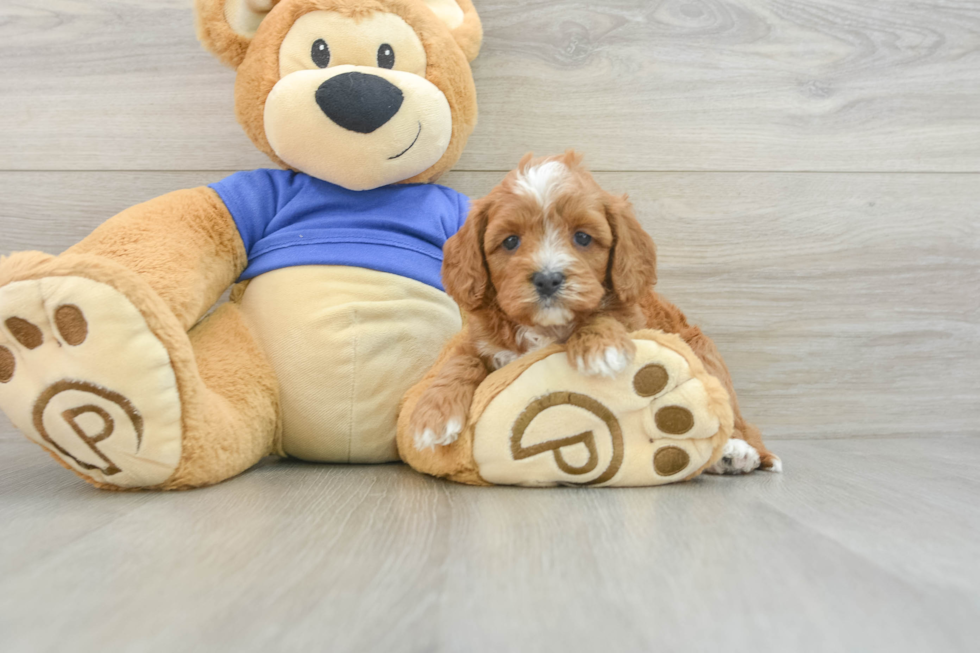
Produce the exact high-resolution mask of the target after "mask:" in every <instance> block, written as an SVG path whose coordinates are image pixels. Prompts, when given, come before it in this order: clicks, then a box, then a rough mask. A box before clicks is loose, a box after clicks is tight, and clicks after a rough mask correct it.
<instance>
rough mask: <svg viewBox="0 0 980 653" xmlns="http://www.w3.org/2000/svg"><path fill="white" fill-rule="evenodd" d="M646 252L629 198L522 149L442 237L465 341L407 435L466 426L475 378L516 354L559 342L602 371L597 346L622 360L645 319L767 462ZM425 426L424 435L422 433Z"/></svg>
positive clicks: (713, 352) (710, 350) (727, 378)
mask: <svg viewBox="0 0 980 653" xmlns="http://www.w3.org/2000/svg"><path fill="white" fill-rule="evenodd" d="M583 233H584V234H587V235H588V236H589V239H590V242H589V244H588V245H586V246H582V245H580V244H579V242H578V241H577V240H574V239H576V238H578V235H579V234H583ZM511 237H517V238H519V245H518V246H517V247H516V248H515V249H513V250H510V249H508V248H507V247H506V246H505V241H507V239H508V238H511ZM583 242H584V241H583ZM573 243H574V244H573ZM511 244H513V243H511ZM549 256H550V257H551V260H552V261H559V262H560V263H561V270H562V272H563V273H564V276H565V281H564V283H563V285H562V287H561V290H560V291H559V293H557V294H556V295H555V296H554V297H555V299H545V298H543V297H542V296H540V295H539V294H536V292H535V287H534V284H533V282H532V276H533V275H534V273H535V272H538V271H540V269H541V267H542V265H543V264H545V265H547V264H548V260H549ZM656 261H657V257H656V247H655V245H654V242H653V239H652V238H650V235H649V234H647V233H646V232H645V231H644V230H643V228H642V226H641V225H640V223H639V221H638V220H637V219H636V216H635V215H634V212H633V207H632V205H631V203H630V202H629V200H628V198H627V197H617V196H614V195H611V194H610V193H607V192H606V191H604V190H603V189H602V188H601V187H600V186H599V185H598V183H597V182H596V181H595V179H594V178H593V177H592V175H591V174H590V173H589V172H588V170H586V169H585V168H584V167H583V166H582V160H581V156H580V155H578V154H577V153H575V152H573V151H569V152H567V153H566V154H564V155H563V156H559V157H550V158H545V159H536V160H535V159H533V158H532V157H531V155H528V156H526V157H525V158H524V159H523V160H522V161H521V163H520V165H519V166H518V168H517V169H516V170H514V171H512V172H510V173H509V174H508V175H507V177H506V178H505V179H504V180H503V182H501V184H500V185H498V186H497V187H496V188H494V189H493V190H492V191H490V193H489V194H488V195H487V196H486V197H484V198H482V199H480V200H477V201H476V202H475V203H474V205H473V208H472V211H471V213H470V217H469V219H468V220H467V222H466V224H465V225H464V226H463V228H462V229H461V230H460V231H459V233H458V234H456V235H455V236H454V237H453V238H451V239H450V240H449V242H447V243H446V247H445V257H444V263H443V281H444V284H445V286H446V291H447V292H448V293H449V294H450V295H451V296H452V297H453V299H455V300H456V302H457V303H458V304H459V305H460V306H461V307H462V308H463V309H464V310H465V311H466V312H467V314H468V320H467V327H468V331H469V338H468V339H467V340H466V341H464V342H463V343H462V344H460V345H459V346H458V347H457V350H456V351H455V352H453V355H452V357H451V358H450V359H449V362H448V364H447V365H446V366H445V367H444V368H443V370H442V371H441V372H440V374H439V376H438V378H437V379H436V381H435V382H434V383H433V385H432V386H431V387H429V388H428V390H427V391H426V392H425V394H423V396H422V397H421V398H420V400H419V403H418V405H417V407H416V410H415V413H414V415H413V427H414V428H413V430H414V432H415V433H416V437H417V440H416V443H417V444H418V445H419V446H434V445H436V444H449V443H450V442H451V441H452V439H454V437H455V436H454V435H453V434H452V433H449V432H447V431H446V425H447V424H449V423H451V422H455V425H459V426H461V425H462V424H464V423H465V418H466V414H467V411H468V409H469V405H470V403H471V401H472V399H473V394H474V392H475V390H476V388H477V386H478V385H479V384H480V383H481V382H482V381H483V380H484V379H485V378H486V376H487V375H488V374H489V373H490V372H491V371H492V370H493V369H496V368H497V367H499V366H501V365H502V364H505V363H507V362H509V360H510V359H512V358H514V357H517V356H519V355H522V354H525V353H527V352H528V351H530V350H532V349H535V348H537V347H540V346H542V345H543V344H548V343H550V342H563V343H565V345H566V349H567V355H568V358H569V363H570V364H571V365H572V366H573V367H575V368H577V369H580V370H582V371H585V372H590V371H591V372H592V373H596V372H597V371H598V372H600V373H602V372H609V371H610V370H609V369H608V368H609V367H610V364H609V359H608V358H606V354H607V352H608V351H609V350H610V349H612V350H614V351H616V352H619V353H621V354H623V355H624V356H625V357H626V358H627V359H631V358H632V356H633V355H634V354H635V345H634V344H633V341H632V340H631V339H630V338H629V333H630V332H632V331H636V330H639V329H644V328H651V329H660V330H662V331H665V332H668V333H676V334H678V335H680V336H681V337H682V338H683V339H684V340H685V342H687V344H688V345H689V346H690V347H691V349H692V350H693V351H694V352H695V353H696V354H697V355H698V357H699V358H700V359H701V360H702V361H703V362H704V364H705V367H706V368H707V370H708V371H709V372H710V373H711V374H713V375H715V376H716V377H717V378H718V379H719V380H720V381H721V382H722V383H723V384H724V386H725V388H726V389H727V390H728V392H729V395H730V396H731V401H732V407H733V409H734V413H735V431H734V434H733V435H734V437H736V438H741V439H743V440H745V441H746V442H748V443H749V444H750V445H752V446H753V447H754V448H755V449H756V450H757V451H758V452H759V454H760V457H761V460H762V467H763V468H769V467H772V465H773V463H774V461H775V460H777V459H776V458H775V456H774V455H773V454H772V453H770V452H769V451H768V450H767V449H766V447H765V445H764V444H763V442H762V436H761V434H760V433H759V430H758V429H757V428H755V427H754V426H752V425H751V424H749V423H747V422H746V421H745V419H744V418H743V417H742V414H741V411H740V410H739V406H738V400H737V398H736V395H735V389H734V387H733V386H732V381H731V375H730V374H729V372H728V368H727V367H726V365H725V362H724V360H723V359H722V357H721V355H720V354H719V353H718V350H717V348H716V347H715V344H714V342H712V340H711V339H710V338H708V336H706V335H704V333H702V332H701V330H700V329H699V328H698V327H696V326H692V325H690V324H688V322H687V318H686V317H685V316H684V314H683V313H682V312H681V311H680V309H678V308H677V307H676V306H674V305H673V304H671V303H670V302H668V301H667V300H666V299H664V298H663V297H661V296H660V295H659V294H657V292H656V291H654V285H655V284H656V281H657V275H656ZM542 305H548V306H549V310H550V311H551V312H548V311H546V310H544V309H542ZM597 361H598V362H597ZM614 362H616V361H614ZM604 363H605V364H606V365H605V367H604V366H603V364H604ZM612 371H615V370H612ZM455 425H454V426H455ZM451 430H452V429H450V431H451ZM426 432H428V433H429V434H430V436H433V437H421V436H422V434H424V433H426Z"/></svg>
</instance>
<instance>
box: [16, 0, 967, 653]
mask: <svg viewBox="0 0 980 653" xmlns="http://www.w3.org/2000/svg"><path fill="white" fill-rule="evenodd" d="M475 2H476V5H477V7H478V9H479V10H480V12H481V15H482V17H483V19H484V24H485V28H486V41H485V47H484V50H483V53H482V55H481V57H480V58H479V59H478V60H477V61H476V62H475V63H474V75H475V78H476V84H477V88H478V91H479V95H480V111H481V117H480V125H479V126H478V128H477V131H476V132H475V133H474V135H473V138H472V139H471V141H470V143H469V145H468V147H467V150H466V152H465V153H464V156H463V158H462V160H461V161H460V163H459V165H458V166H457V170H456V171H455V172H453V173H451V174H450V175H448V176H447V177H446V179H445V180H444V181H445V183H446V184H448V185H450V186H453V187H455V188H457V189H459V190H461V191H463V192H466V193H469V194H471V195H479V194H482V193H484V192H486V191H487V190H488V189H489V188H490V187H491V186H493V184H494V183H496V181H497V180H499V178H500V177H501V176H502V174H503V172H504V171H506V170H507V169H509V168H511V167H513V165H515V164H516V162H517V161H518V160H519V159H520V157H521V156H522V155H523V154H524V153H525V152H526V151H528V150H534V151H536V152H538V153H539V154H544V153H553V152H558V151H562V150H564V149H566V148H568V147H576V148H578V149H580V150H581V151H583V152H584V153H585V155H586V160H587V162H589V163H590V165H591V166H592V167H593V168H594V169H595V170H597V171H598V177H599V179H600V181H601V182H602V183H603V184H604V185H605V186H607V187H608V188H609V189H610V190H614V191H617V192H629V193H630V195H631V196H632V198H633V200H634V201H635V203H636V206H637V211H638V214H639V216H640V219H641V220H642V222H643V224H644V226H645V227H646V228H647V229H648V230H649V231H650V233H651V234H652V235H653V236H654V239H655V240H656V241H657V243H658V245H659V255H660V288H661V290H662V291H663V292H665V293H666V294H667V295H668V296H669V297H670V298H672V299H674V300H675V301H676V302H677V303H678V304H679V305H680V306H681V307H682V308H684V309H685V310H686V311H687V312H688V314H689V315H690V317H691V318H692V319H694V320H695V321H697V322H698V323H700V324H702V325H703V326H704V327H705V330H706V331H707V332H708V333H709V334H711V335H712V336H714V337H715V338H716V340H717V341H718V343H719V345H720V347H721V350H722V352H723V354H724V355H725V357H726V360H727V361H728V363H729V366H730V367H731V369H732V373H733V377H734V379H735V382H736V386H737V388H738V389H739V392H740V396H741V399H742V405H743V408H744V411H745V413H746V414H747V415H748V416H749V418H750V419H752V420H753V421H755V422H756V423H758V424H759V425H760V426H761V427H762V429H763V432H764V433H765V434H766V435H767V436H768V437H770V438H774V440H773V441H772V443H771V444H772V447H773V448H774V449H775V450H776V451H777V452H778V453H779V454H780V455H782V457H783V458H784V460H785V462H786V473H785V474H784V475H782V476H775V475H769V474H758V475H753V476H750V477H746V478H739V479H728V478H703V479H701V480H698V481H696V482H694V483H691V484H687V485H683V486H675V487H667V488H659V489H650V490H612V491H610V490H598V491H597V490H585V491H572V490H542V491H523V490H511V489H490V490H487V489H472V488H465V487H459V486H454V485H450V484H447V483H441V482H437V481H434V480H431V479H426V478H423V477H420V476H418V475H416V474H413V473H411V472H410V471H408V470H406V469H404V468H402V467H400V466H386V467H368V468H364V467H333V466H311V465H301V464H295V463H274V464H268V465H264V466H262V467H260V468H259V469H256V470H253V471H252V472H250V473H248V474H246V475H244V476H242V477H240V478H238V479H235V480H233V481H231V482H229V483H226V484H223V485H221V486H219V487H216V488H212V489H208V490H203V491H198V492H193V493H188V494H177V495H153V494H107V493H102V492H97V491H95V490H92V489H90V488H89V487H87V486H86V485H85V484H84V483H82V482H81V481H79V480H78V479H76V478H75V477H74V476H73V475H71V474H69V473H67V472H65V471H64V470H63V469H61V468H60V467H59V466H57V465H55V464H54V463H53V462H52V461H51V460H49V459H48V458H47V456H46V455H45V454H43V452H41V451H40V450H39V449H38V448H36V447H34V446H33V445H31V444H29V443H28V442H26V441H25V440H24V439H23V438H22V437H21V436H20V435H18V434H16V433H15V432H14V431H13V430H12V427H10V425H9V423H8V422H7V420H6V418H5V417H3V416H0V651H2V652H3V653H6V652H7V651H14V652H18V653H19V652H20V651H30V652H32V653H33V652H34V651H49V650H50V651H56V650H58V651H60V650H66V649H68V650H73V651H94V650H99V651H101V650H107V649H108V650H121V651H128V650H134V651H138V650H152V651H175V650H176V651H180V650H195V649H198V650H242V651H250V650H263V651H280V650H284V651H290V650H302V651H308V650H331V651H363V650H393V651H403V650H404V651H420V652H421V651H451V652H455V651H465V652H470V651H474V652H477V651H493V652H497V651H516V650H522V651H552V650H556V651H568V652H574V651H595V650H599V651H708V650H711V651H715V650H719V649H724V650H732V651H739V650H753V651H770V650H771V651H811V650H812V651H905V650H909V651H972V650H976V648H977V645H976V640H977V639H978V637H980V563H978V561H977V560H978V555H977V552H978V550H980V545H978V542H980V515H978V513H980V502H978V501H977V498H978V496H980V492H978V490H980V488H978V481H977V480H975V477H974V470H976V469H978V468H980V437H977V436H980V426H978V423H980V365H978V364H977V360H978V358H980V1H977V0H894V1H889V2H885V1H884V0H880V1H879V0H873V1H869V0H772V1H768V0H766V1H762V0H609V1H605V0H603V1H602V2H598V1H589V0H585V1H579V0H475ZM190 6H191V2H190V0H153V2H147V1H146V0H4V1H3V2H0V62H2V64H3V65H0V135H2V136H0V255H4V254H8V253H10V252H12V251H17V250H22V249H38V250H42V251H48V252H52V253H57V252H60V251H62V250H63V249H64V248H66V247H68V246H69V245H71V244H73V243H75V242H77V241H78V240H79V239H81V238H82V237H84V236H85V235H86V234H87V233H89V232H90V231H91V230H92V229H93V228H94V227H95V226H96V225H98V224H99V223H101V222H102V221H104V220H105V219H106V218H108V217H109V216H111V215H112V214H114V213H116V212H118V211H120V210H122V209H124V208H126V207H128V206H131V205H132V204H134V203H137V202H140V201H144V200H147V199H150V198H152V197H154V196H156V195H160V194H162V193H165V192H167V191H170V190H174V189H178V188H185V187H190V186H196V185H199V184H203V183H208V182H211V181H214V180H217V179H220V178H222V177H223V176H225V175H227V174H228V173H230V172H232V171H235V170H239V169H250V168H255V167H262V166H268V165H269V163H268V161H267V160H266V159H264V158H263V157H262V155H261V154H259V153H258V152H257V151H256V150H255V148H254V147H253V146H252V145H251V144H250V143H249V142H248V139H247V138H246V137H245V136H244V134H242V132H241V130H240V129H239V127H238V126H237V124H236V123H235V120H234V112H233V88H234V73H233V72H232V71H230V70H228V69H226V68H224V67H222V66H221V65H220V64H218V63H217V62H215V61H214V60H213V59H212V58H210V57H209V56H208V55H207V54H206V53H205V52H203V51H202V50H201V48H200V47H199V46H198V44H197V43H196V41H195V38H194V30H193V18H192V14H191V10H190Z"/></svg>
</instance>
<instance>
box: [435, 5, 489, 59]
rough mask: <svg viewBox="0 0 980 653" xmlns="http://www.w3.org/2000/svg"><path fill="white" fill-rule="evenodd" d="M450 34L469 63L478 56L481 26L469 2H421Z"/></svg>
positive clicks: (481, 34) (480, 42) (481, 38)
mask: <svg viewBox="0 0 980 653" xmlns="http://www.w3.org/2000/svg"><path fill="white" fill-rule="evenodd" d="M421 1H422V4H424V5H426V6H427V7H428V8H429V9H431V10H432V13H434V14H435V15H436V16H437V17H438V18H439V20H441V21H442V22H444V23H445V24H446V26H447V27H448V28H449V31H450V32H452V35H453V38H454V39H456V43H457V44H458V45H459V47H460V48H462V50H463V53H464V54H465V55H466V58H467V59H468V60H469V61H473V60H474V59H476V56H477V55H478V54H480V45H481V44H482V43H483V25H482V24H481V23H480V16H479V15H478V14H477V13H476V8H475V7H474V6H473V2H472V1H471V0H421Z"/></svg>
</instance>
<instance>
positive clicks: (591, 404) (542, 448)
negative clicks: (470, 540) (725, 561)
mask: <svg viewBox="0 0 980 653" xmlns="http://www.w3.org/2000/svg"><path fill="white" fill-rule="evenodd" d="M555 406H576V407H578V408H582V409H584V410H587V411H589V412H590V413H592V414H593V415H595V416H596V417H598V418H599V419H601V420H602V421H603V422H604V423H605V424H606V426H607V427H608V428H609V434H610V436H611V437H612V448H613V455H612V460H610V461H609V466H608V467H607V468H606V470H605V471H604V472H603V473H602V474H600V475H599V476H598V477H597V478H595V479H593V480H591V481H588V482H586V483H583V485H598V484H600V483H605V482H606V481H608V480H610V479H612V477H614V476H615V475H616V473H617V472H619V468H620V467H622V465H623V458H624V456H625V452H624V451H623V432H622V429H620V426H619V420H617V419H616V416H615V415H613V413H612V411H610V410H609V409H608V408H606V407H605V406H603V405H602V404H601V403H599V402H598V401H596V400H595V399H593V398H592V397H588V396H586V395H581V394H578V393H575V392H554V393H552V394H549V395H546V396H544V397H541V398H540V399H538V400H536V401H534V402H532V403H531V404H530V405H529V406H528V407H527V408H525V409H524V412H523V413H521V415H520V417H518V418H517V421H516V422H514V427H513V429H512V431H511V436H510V451H511V455H512V456H513V457H514V460H524V459H526V458H531V457H532V456H537V455H540V454H542V453H546V452H548V451H551V452H552V454H553V455H554V457H555V463H556V464H557V465H558V468H559V469H560V470H562V471H563V472H565V473H566V474H571V475H573V476H581V475H583V474H588V473H589V472H592V471H594V470H595V469H596V467H598V465H599V452H598V449H597V448H596V444H595V434H594V433H593V432H592V431H586V432H585V433H580V434H578V435H573V436H571V437H568V438H562V439H559V440H552V441H550V442H543V443H541V444H537V445H534V446H531V447H523V446H521V439H522V438H523V437H524V434H525V433H526V432H527V429H528V427H529V426H530V425H531V422H533V421H534V420H535V418H537V417H538V415H540V414H541V413H543V412H544V411H546V410H548V409H549V408H554V407H555ZM576 444H584V445H585V447H586V449H588V451H589V459H588V461H586V463H585V464H584V465H582V466H581V467H574V466H572V465H570V464H569V463H568V461H566V460H565V456H564V454H563V453H562V451H561V450H562V449H563V448H564V447H569V446H572V445H576Z"/></svg>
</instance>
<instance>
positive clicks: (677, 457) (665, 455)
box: [653, 447, 691, 476]
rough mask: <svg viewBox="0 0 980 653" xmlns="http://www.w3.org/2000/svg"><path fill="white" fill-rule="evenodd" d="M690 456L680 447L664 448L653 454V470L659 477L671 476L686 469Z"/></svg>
mask: <svg viewBox="0 0 980 653" xmlns="http://www.w3.org/2000/svg"><path fill="white" fill-rule="evenodd" d="M690 462H691V456H690V455H689V454H688V453H687V452H686V451H684V450H683V449H681V448H680V447H664V448H663V449H658V450H657V453H655V454H653V468H654V470H656V472H657V473H658V474H660V475H661V476H673V475H674V474H677V473H678V472H681V471H683V470H684V469H685V468H687V466H688V464H690Z"/></svg>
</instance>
